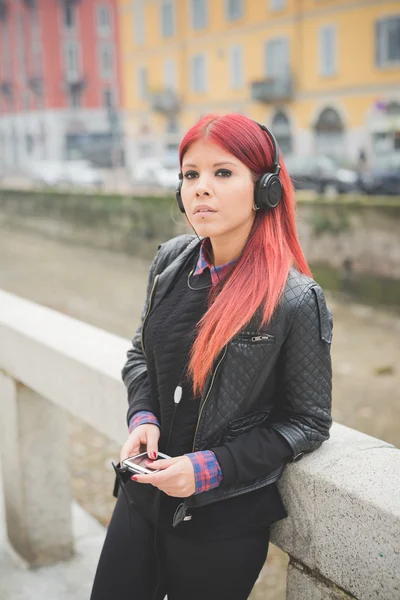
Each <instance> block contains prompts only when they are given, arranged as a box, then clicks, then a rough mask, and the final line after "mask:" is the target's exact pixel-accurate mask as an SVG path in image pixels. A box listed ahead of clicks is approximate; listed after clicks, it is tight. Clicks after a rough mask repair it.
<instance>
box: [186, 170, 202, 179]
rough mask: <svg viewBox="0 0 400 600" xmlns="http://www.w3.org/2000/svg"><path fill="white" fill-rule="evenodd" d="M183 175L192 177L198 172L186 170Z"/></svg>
mask: <svg viewBox="0 0 400 600" xmlns="http://www.w3.org/2000/svg"><path fill="white" fill-rule="evenodd" d="M183 176H184V178H185V179H194V178H195V177H197V176H198V173H197V172H196V171H186V173H185V174H184V175H183Z"/></svg>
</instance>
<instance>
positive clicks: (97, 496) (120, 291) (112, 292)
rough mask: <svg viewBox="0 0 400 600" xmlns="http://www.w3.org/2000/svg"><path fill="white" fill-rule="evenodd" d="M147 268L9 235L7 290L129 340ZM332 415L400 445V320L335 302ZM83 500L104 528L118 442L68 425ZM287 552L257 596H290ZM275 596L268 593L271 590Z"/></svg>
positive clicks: (5, 239) (0, 255)
mask: <svg viewBox="0 0 400 600" xmlns="http://www.w3.org/2000/svg"><path fill="white" fill-rule="evenodd" d="M147 269H148V264H146V263H144V262H143V261H141V260H137V259H134V258H132V257H129V256H125V255H120V254H113V253H110V252H106V251H93V250H91V249H88V248H82V247H69V246H64V245H62V244H57V243H56V242H55V241H51V240H47V239H44V238H40V237H36V236H34V235H32V234H28V233H24V232H18V233H17V232H11V231H5V230H1V231H0V288H3V289H5V290H7V291H10V292H13V293H15V294H19V295H20V296H23V297H25V298H28V299H30V300H33V301H35V302H39V303H41V304H43V305H46V306H49V307H51V308H54V309H56V310H59V311H61V312H64V313H67V314H69V315H71V316H74V317H76V318H78V319H82V320H84V321H87V322H89V323H91V324H93V325H96V326H98V327H102V328H104V329H106V330H109V331H111V332H113V333H116V334H119V335H122V336H124V337H131V335H132V333H133V331H134V329H135V327H136V323H137V320H138V316H139V314H140V310H141V306H142V301H143V296H144V290H145V285H146V278H147ZM328 301H329V305H330V307H331V309H332V311H333V316H334V343H333V348H332V354H333V369H334V401H333V418H334V419H335V420H336V421H338V422H340V423H343V424H345V425H347V426H349V427H354V428H356V429H359V430H361V431H364V432H365V433H368V434H370V435H373V436H375V437H378V438H381V439H384V440H386V441H388V442H391V443H392V444H395V445H396V446H400V425H399V423H400V396H399V393H398V390H399V387H400V318H399V316H398V315H396V314H394V313H393V314H390V313H388V312H384V311H382V310H379V309H376V308H372V307H367V306H362V305H358V304H355V303H352V302H350V301H349V300H348V299H343V298H342V299H340V298H332V297H331V296H329V295H328ZM69 426H70V437H71V441H72V444H71V473H72V486H73V490H74V495H75V498H76V499H77V500H78V501H79V503H80V504H81V505H82V506H84V508H86V510H88V512H90V513H91V514H92V515H94V516H95V517H96V518H97V519H98V520H99V521H100V522H102V523H103V524H106V523H107V522H108V519H109V516H110V512H111V510H112V506H113V500H112V498H111V495H110V490H111V487H112V482H113V477H112V471H111V468H110V462H111V460H114V459H115V458H116V457H117V456H118V450H119V449H118V448H117V447H116V445H115V444H113V443H111V442H110V441H109V440H107V439H106V438H104V436H102V435H100V434H98V433H97V432H95V431H94V430H92V429H91V428H90V427H88V426H87V425H84V424H82V423H80V422H78V421H77V420H75V419H72V418H71V419H70V420H69ZM286 564H287V558H286V556H285V555H284V554H283V553H282V552H280V551H279V550H278V549H276V548H275V547H271V551H270V555H269V560H268V562H267V569H266V572H265V574H264V578H263V582H260V585H259V586H257V589H256V590H255V592H254V593H253V595H252V600H261V598H264V599H265V598H268V600H283V598H284V597H285V594H284V590H285V582H284V574H285V569H286ZM267 590H268V593H267Z"/></svg>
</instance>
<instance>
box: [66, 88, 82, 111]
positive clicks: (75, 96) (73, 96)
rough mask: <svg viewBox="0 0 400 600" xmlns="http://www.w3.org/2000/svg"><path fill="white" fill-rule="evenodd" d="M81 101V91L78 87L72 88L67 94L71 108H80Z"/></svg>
mask: <svg viewBox="0 0 400 600" xmlns="http://www.w3.org/2000/svg"><path fill="white" fill-rule="evenodd" d="M81 100H82V90H81V88H80V87H72V88H71V89H70V92H69V101H70V105H71V108H80V106H81Z"/></svg>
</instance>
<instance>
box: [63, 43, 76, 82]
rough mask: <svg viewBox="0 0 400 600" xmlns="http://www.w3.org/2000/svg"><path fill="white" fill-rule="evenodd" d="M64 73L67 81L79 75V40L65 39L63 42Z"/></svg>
mask: <svg viewBox="0 0 400 600" xmlns="http://www.w3.org/2000/svg"><path fill="white" fill-rule="evenodd" d="M64 61H65V74H66V77H67V79H68V80H69V81H71V80H77V79H79V77H80V59H79V42H77V41H76V40H67V41H66V42H65V43H64Z"/></svg>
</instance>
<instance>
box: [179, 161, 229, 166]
mask: <svg viewBox="0 0 400 600" xmlns="http://www.w3.org/2000/svg"><path fill="white" fill-rule="evenodd" d="M221 165H234V166H236V163H234V162H231V161H230V160H223V161H222V162H217V163H214V164H213V167H220V166H221ZM196 166H197V165H195V164H193V163H184V164H183V165H182V167H196Z"/></svg>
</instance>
